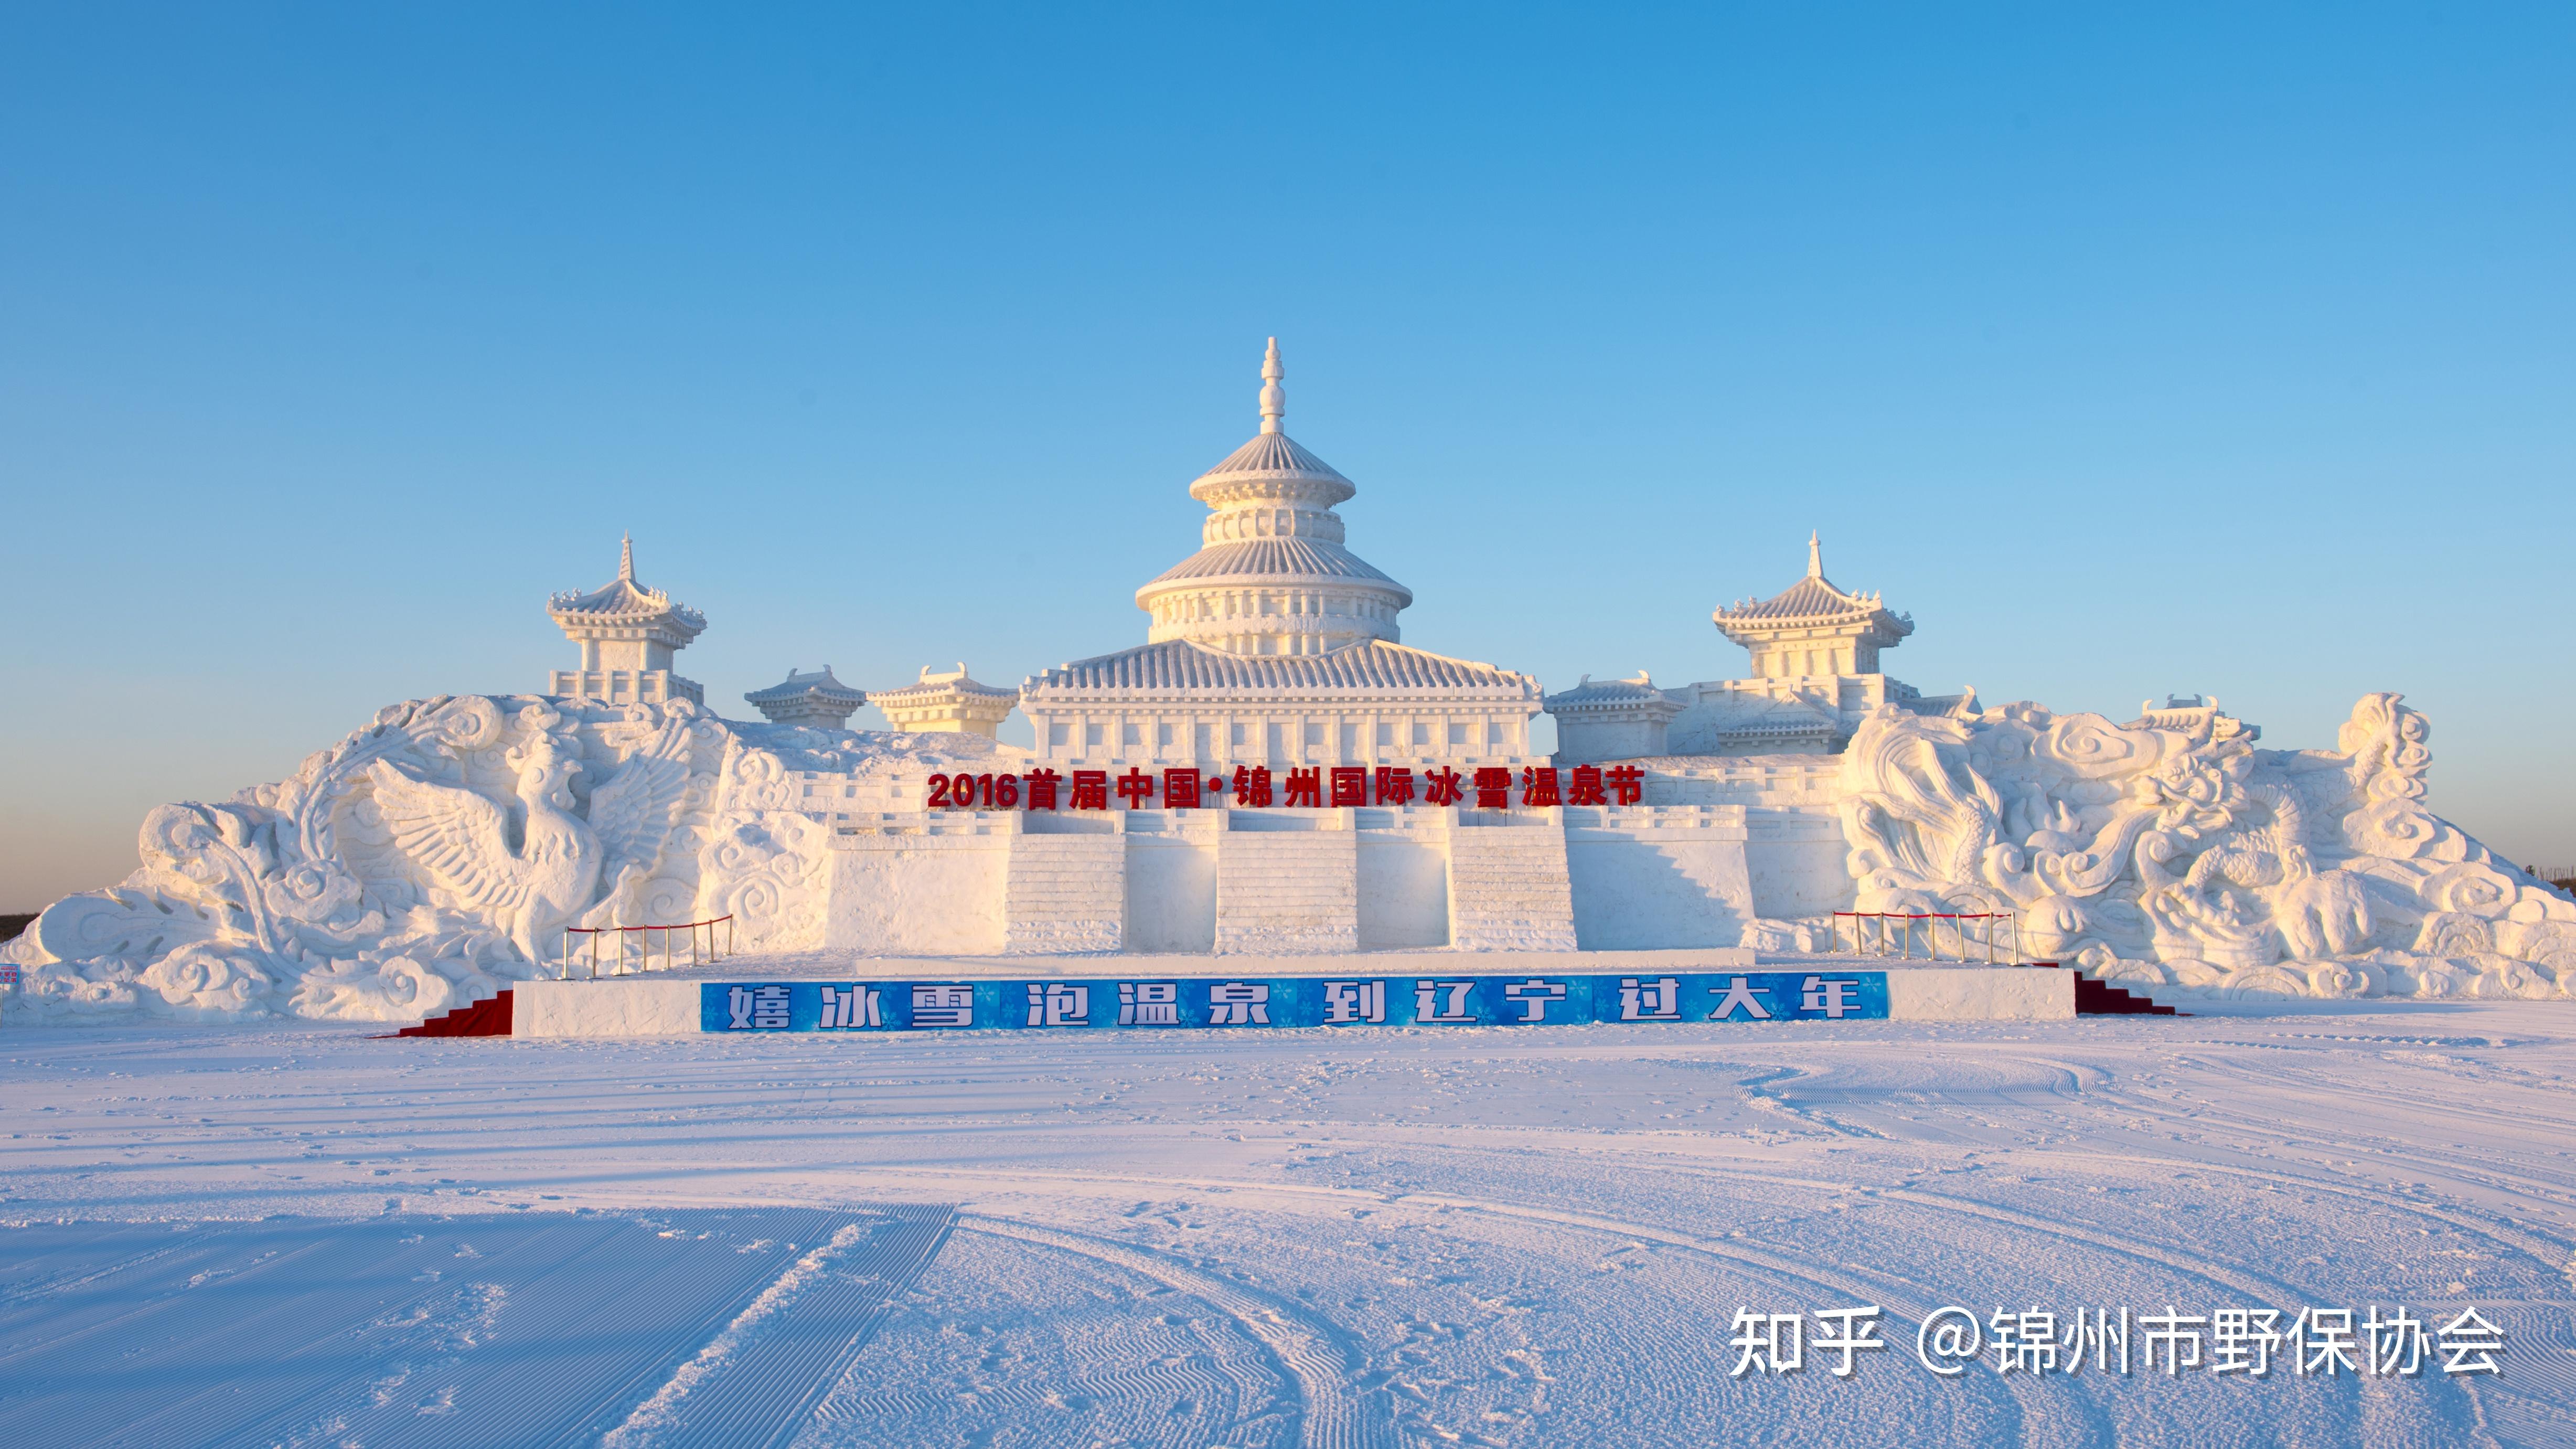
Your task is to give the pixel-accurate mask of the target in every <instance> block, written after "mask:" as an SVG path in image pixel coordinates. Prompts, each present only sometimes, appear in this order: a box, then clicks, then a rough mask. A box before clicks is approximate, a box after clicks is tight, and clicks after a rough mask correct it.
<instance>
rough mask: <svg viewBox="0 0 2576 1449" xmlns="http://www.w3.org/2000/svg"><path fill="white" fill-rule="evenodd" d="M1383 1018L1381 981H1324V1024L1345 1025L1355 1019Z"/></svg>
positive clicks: (1357, 1020) (1375, 1020)
mask: <svg viewBox="0 0 2576 1449" xmlns="http://www.w3.org/2000/svg"><path fill="white" fill-rule="evenodd" d="M1385 1020H1386V983H1385V982H1383V981H1327V982H1325V983H1324V1024H1325V1025H1327V1026H1345V1025H1349V1024H1352V1023H1355V1022H1383V1021H1385Z"/></svg>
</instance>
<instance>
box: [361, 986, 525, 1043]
mask: <svg viewBox="0 0 2576 1449" xmlns="http://www.w3.org/2000/svg"><path fill="white" fill-rule="evenodd" d="M509 1034H510V993H509V992H507V991H504V992H502V993H500V994H499V995H497V996H487V997H485V998H483V999H482V1000H481V1001H478V1002H475V1003H474V1004H473V1005H471V1006H460V1007H458V1008H456V1009H455V1010H454V1011H451V1012H447V1013H445V1014H444V1015H440V1016H433V1017H431V1018H430V1019H429V1020H427V1021H424V1022H422V1023H421V1024H420V1025H418V1026H407V1027H404V1028H403V1029H402V1030H400V1031H398V1032H395V1033H393V1035H394V1036H508V1035H509ZM388 1039H389V1038H385V1037H379V1038H377V1040H379V1041H384V1040H388Z"/></svg>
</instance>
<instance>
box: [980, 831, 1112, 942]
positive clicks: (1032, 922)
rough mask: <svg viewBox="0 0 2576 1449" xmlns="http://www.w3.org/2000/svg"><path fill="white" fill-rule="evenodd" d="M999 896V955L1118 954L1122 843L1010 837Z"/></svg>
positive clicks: (1107, 837)
mask: <svg viewBox="0 0 2576 1449" xmlns="http://www.w3.org/2000/svg"><path fill="white" fill-rule="evenodd" d="M1002 895H1003V904H1002V920H1003V940H1004V943H1005V944H1004V945H1003V947H1002V949H1003V950H1005V951H1007V952H1010V953H1012V954H1014V955H1017V954H1020V953H1024V952H1032V951H1036V952H1053V951H1117V950H1121V949H1124V947H1125V945H1126V940H1127V841H1126V838H1125V837H1124V836H1118V835H1019V836H1015V837H1013V838H1012V840H1011V863H1010V874H1009V876H1008V877H1007V879H1006V881H1005V884H1004V885H1003V888H1002Z"/></svg>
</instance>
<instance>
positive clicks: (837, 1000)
mask: <svg viewBox="0 0 2576 1449" xmlns="http://www.w3.org/2000/svg"><path fill="white" fill-rule="evenodd" d="M884 997H885V993H884V992H882V991H879V990H877V989H875V988H874V987H868V986H846V987H834V986H826V987H824V988H823V1016H822V1020H821V1021H820V1023H818V1024H819V1025H820V1026H821V1028H822V1029H823V1030H825V1031H846V1030H850V1029H853V1028H857V1027H870V1026H883V1025H885V1007H884V1004H883V1000H884Z"/></svg>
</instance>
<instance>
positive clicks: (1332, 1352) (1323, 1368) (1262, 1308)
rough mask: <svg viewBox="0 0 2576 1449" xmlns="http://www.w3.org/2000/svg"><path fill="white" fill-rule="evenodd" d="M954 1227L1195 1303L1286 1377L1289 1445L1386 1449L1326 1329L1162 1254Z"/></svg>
mask: <svg viewBox="0 0 2576 1449" xmlns="http://www.w3.org/2000/svg"><path fill="white" fill-rule="evenodd" d="M1096 1180H1098V1181H1102V1182H1109V1181H1114V1180H1115V1179H1109V1178H1101V1179H1096ZM1133 1181H1134V1180H1133V1179H1130V1182H1131V1183H1132V1182H1133ZM957 1227H958V1230H959V1231H961V1232H971V1233H988V1234H991V1235H993V1236H995V1237H1004V1238H1018V1239H1020V1240H1022V1241H1024V1242H1031V1243H1039V1244H1043V1245H1045V1246H1047V1247H1050V1248H1054V1249H1057V1250H1058V1251H1061V1252H1067V1253H1072V1254H1074V1255H1076V1256H1078V1257H1084V1258H1090V1259H1093V1260H1095V1261H1098V1262H1103V1263H1108V1264H1111V1265H1113V1266H1115V1267H1119V1268H1124V1269H1126V1270H1127V1271H1128V1272H1131V1273H1136V1274H1139V1275H1141V1276H1143V1277H1146V1278H1150V1279H1152V1280H1154V1281H1155V1282H1157V1283H1160V1284H1162V1285H1163V1286H1164V1287H1167V1288H1170V1289H1173V1290H1175V1291H1176V1292H1181V1293H1186V1294H1188V1295H1189V1296H1190V1297H1192V1298H1196V1299H1198V1300H1199V1301H1200V1302H1202V1303H1205V1304H1207V1305H1208V1306H1209V1307H1211V1308H1214V1309H1216V1310H1217V1311H1218V1312H1220V1313H1223V1314H1225V1315H1226V1316H1227V1317H1229V1318H1231V1319H1233V1320H1234V1321H1235V1322H1236V1323H1237V1324H1239V1325H1240V1326H1241V1327H1242V1329H1243V1331H1244V1332H1245V1333H1247V1334H1249V1335H1251V1337H1252V1339H1253V1341H1254V1342H1256V1343H1258V1344H1260V1345H1261V1346H1262V1347H1263V1348H1265V1349H1267V1350H1269V1352H1270V1354H1271V1355H1272V1356H1273V1357H1274V1358H1276V1359H1277V1360H1278V1361H1279V1364H1280V1367H1281V1368H1283V1369H1284V1370H1286V1377H1287V1379H1288V1380H1289V1382H1291V1383H1293V1384H1295V1385H1296V1387H1297V1394H1298V1397H1299V1399H1300V1403H1299V1404H1298V1405H1297V1408H1296V1414H1297V1442H1298V1443H1299V1444H1300V1445H1301V1446H1304V1449H1391V1446H1392V1445H1393V1443H1394V1432H1393V1425H1392V1424H1391V1423H1390V1422H1389V1421H1388V1420H1387V1418H1386V1416H1385V1414H1384V1413H1383V1412H1382V1411H1380V1410H1379V1409H1378V1408H1377V1407H1376V1406H1375V1405H1373V1404H1372V1403H1371V1402H1370V1401H1369V1400H1368V1399H1366V1398H1364V1397H1363V1396H1362V1395H1361V1394H1359V1393H1358V1392H1357V1390H1356V1388H1355V1383H1356V1380H1357V1378H1358V1373H1357V1371H1356V1370H1357V1367H1358V1366H1357V1365H1354V1364H1352V1363H1350V1362H1349V1361H1348V1359H1347V1358H1346V1357H1345V1356H1344V1354H1343V1353H1342V1351H1341V1349H1340V1348H1339V1347H1338V1346H1337V1345H1336V1343H1335V1341H1334V1337H1333V1335H1332V1333H1331V1332H1330V1331H1329V1330H1327V1329H1325V1328H1322V1327H1319V1326H1317V1325H1315V1324H1312V1323H1309V1322H1307V1321H1306V1319H1305V1315H1303V1314H1302V1313H1298V1312H1296V1311H1295V1310H1291V1309H1288V1308H1286V1307H1284V1306H1283V1305H1281V1304H1278V1303H1274V1302H1271V1301H1270V1300H1268V1299H1266V1298H1262V1297H1259V1296H1256V1295H1254V1294H1252V1293H1249V1292H1246V1291H1245V1290H1243V1289H1242V1288H1239V1287H1237V1286H1235V1285H1233V1284H1230V1283H1227V1282H1225V1281H1224V1280H1223V1279H1220V1278H1216V1277H1212V1276H1210V1275H1208V1274H1206V1273H1202V1272H1200V1271H1198V1270H1197V1269H1195V1268H1192V1267H1189V1266H1187V1265H1185V1264H1182V1263H1178V1262H1175V1261H1173V1260H1172V1259H1171V1258H1169V1257H1167V1256H1165V1255H1162V1254H1158V1253H1148V1252H1145V1251H1142V1250H1140V1249H1136V1248H1130V1247H1127V1246H1125V1245H1124V1244H1119V1243H1111V1242H1107V1241H1104V1240H1102V1239H1099V1238H1093V1237H1089V1236H1085V1235H1083V1234H1078V1233H1067V1232H1059V1231H1057V1230H1055V1229H1052V1228H1040V1227H1033V1226H1031V1225H1029V1224H1027V1223H1023V1222H1018V1221H1015V1220H1012V1219H1008V1218H995V1217H986V1216H984V1215H982V1214H978V1213H960V1214H958V1218H957Z"/></svg>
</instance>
